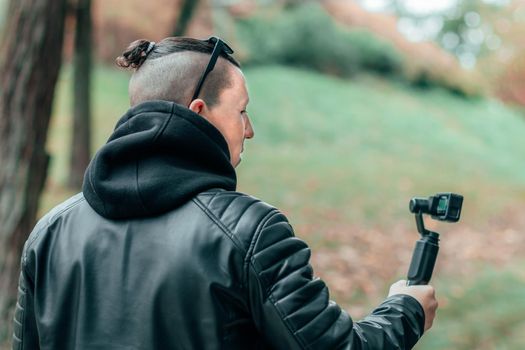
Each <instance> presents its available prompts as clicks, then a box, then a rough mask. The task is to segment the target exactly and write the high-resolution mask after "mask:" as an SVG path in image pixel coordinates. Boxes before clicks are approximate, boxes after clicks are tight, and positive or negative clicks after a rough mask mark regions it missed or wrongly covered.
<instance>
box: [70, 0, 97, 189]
mask: <svg viewBox="0 0 525 350" xmlns="http://www.w3.org/2000/svg"><path fill="white" fill-rule="evenodd" d="M75 13H76V15H75V17H76V30H75V53H74V58H73V66H74V67H73V69H74V78H73V79H74V83H73V89H74V91H73V96H74V100H73V132H72V137H71V155H70V160H69V183H68V185H69V187H70V188H72V189H75V190H78V189H80V188H81V186H82V180H83V179H84V172H85V171H86V168H87V166H88V164H89V161H90V158H91V155H90V149H91V142H90V139H91V123H90V121H91V94H90V91H91V90H90V89H91V57H92V56H91V47H92V45H91V28H92V24H91V0H77V2H76V8H75Z"/></svg>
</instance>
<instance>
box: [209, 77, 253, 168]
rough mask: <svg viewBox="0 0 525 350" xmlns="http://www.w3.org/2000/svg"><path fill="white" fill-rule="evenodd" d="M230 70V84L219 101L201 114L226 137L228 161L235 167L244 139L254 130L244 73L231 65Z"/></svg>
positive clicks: (238, 161)
mask: <svg viewBox="0 0 525 350" xmlns="http://www.w3.org/2000/svg"><path fill="white" fill-rule="evenodd" d="M230 72H231V82H232V84H231V86H230V87H228V88H226V89H224V90H223V91H222V92H221V94H220V95H219V102H218V103H217V104H215V105H214V106H213V107H212V108H210V109H207V110H206V112H205V113H203V116H204V117H205V118H206V119H208V121H209V122H211V123H212V124H213V125H214V126H215V127H216V128H217V129H219V131H220V132H221V133H222V136H224V138H225V139H226V142H227V143H228V148H229V150H230V162H231V164H232V165H233V166H234V167H236V166H237V165H239V163H240V161H241V154H242V152H243V150H244V140H245V139H251V138H252V137H253V136H254V131H253V128H252V124H251V122H250V119H249V117H248V113H247V112H246V107H247V105H248V102H249V97H248V89H247V88H246V81H245V79H244V75H243V74H242V72H241V71H240V70H239V69H237V68H234V67H231V69H230ZM203 112H204V111H203Z"/></svg>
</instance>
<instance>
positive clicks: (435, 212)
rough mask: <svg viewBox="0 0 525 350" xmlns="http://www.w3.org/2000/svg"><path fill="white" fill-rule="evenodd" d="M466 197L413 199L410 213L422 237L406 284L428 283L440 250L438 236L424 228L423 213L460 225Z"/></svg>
mask: <svg viewBox="0 0 525 350" xmlns="http://www.w3.org/2000/svg"><path fill="white" fill-rule="evenodd" d="M462 204H463V196H461V195H459V194H454V193H438V194H436V195H435V196H431V197H428V198H412V199H411V200H410V203H409V209H410V212H411V213H414V214H415V216H416V225H417V230H418V232H419V234H420V235H421V238H420V239H419V240H418V241H417V242H416V247H415V248H414V253H413V254H412V261H411V262H410V268H409V269H408V276H407V285H409V286H411V285H420V284H428V282H429V281H430V278H431V277H432V271H433V270H434V265H435V263H436V258H437V254H438V250H439V234H438V233H437V232H433V231H429V230H427V229H426V228H425V224H424V222H423V214H429V215H431V216H432V219H435V220H440V221H448V222H457V221H458V220H459V216H460V214H461V206H462Z"/></svg>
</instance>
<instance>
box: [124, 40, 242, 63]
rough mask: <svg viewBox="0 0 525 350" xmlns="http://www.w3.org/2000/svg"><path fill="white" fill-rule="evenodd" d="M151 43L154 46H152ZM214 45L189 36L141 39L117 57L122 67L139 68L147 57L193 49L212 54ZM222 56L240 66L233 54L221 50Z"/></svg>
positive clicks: (193, 50) (157, 56)
mask: <svg viewBox="0 0 525 350" xmlns="http://www.w3.org/2000/svg"><path fill="white" fill-rule="evenodd" d="M150 45H152V46H151V47H150ZM213 46H214V44H213V43H211V42H208V40H198V39H194V38H187V37H169V38H165V39H163V40H162V41H160V42H159V43H154V42H152V41H148V40H146V39H139V40H135V41H134V42H132V43H131V44H130V45H129V46H128V48H127V49H126V51H124V52H123V53H122V55H121V56H119V57H117V59H116V63H117V65H118V66H119V67H122V68H132V69H139V68H140V66H141V65H142V64H143V63H144V61H146V59H155V58H160V57H163V56H166V55H170V54H172V53H175V52H183V51H192V52H200V53H205V54H210V55H211V53H212V51H213ZM148 51H149V52H148ZM221 57H222V58H225V59H226V60H228V61H229V62H230V63H232V64H233V65H234V66H236V67H240V64H239V62H237V61H236V60H235V58H233V57H232V56H230V55H228V54H226V53H224V52H221Z"/></svg>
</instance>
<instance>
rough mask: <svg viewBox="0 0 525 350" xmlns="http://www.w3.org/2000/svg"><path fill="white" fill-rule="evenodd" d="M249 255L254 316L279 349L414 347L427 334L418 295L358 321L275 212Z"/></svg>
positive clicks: (262, 226)
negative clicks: (332, 292) (336, 300)
mask: <svg viewBox="0 0 525 350" xmlns="http://www.w3.org/2000/svg"><path fill="white" fill-rule="evenodd" d="M259 227H260V228H259V229H258V231H257V232H256V233H255V235H254V238H253V241H252V244H251V246H250V249H249V251H248V254H247V260H246V266H247V270H248V271H247V272H246V275H247V279H248V290H249V299H250V300H249V302H250V308H251V311H252V317H253V319H254V322H255V324H256V327H257V329H258V330H259V332H260V333H261V334H262V336H263V337H264V338H265V340H266V341H267V342H268V343H269V344H271V345H272V346H273V347H274V348H275V349H385V350H388V349H411V348H412V347H413V346H414V345H415V343H416V342H417V341H418V340H419V338H420V336H421V335H422V333H423V327H424V312H423V309H422V307H421V305H420V304H419V302H418V301H416V300H415V299H414V298H412V297H410V296H407V295H395V296H392V297H390V298H388V299H386V300H385V301H384V302H383V303H382V304H381V305H380V306H379V307H378V308H376V309H375V310H373V312H372V313H371V314H370V315H368V316H367V317H365V318H364V319H363V320H361V321H359V322H353V321H352V318H351V317H350V316H349V315H348V314H347V313H346V312H345V311H344V310H341V308H340V307H339V306H338V305H337V304H336V303H334V302H333V301H331V300H329V292H328V288H327V287H326V285H325V283H324V282H323V281H322V280H320V279H319V278H314V275H313V269H312V267H311V265H310V263H309V260H310V249H309V248H308V246H307V244H306V243H305V242H303V241H302V240H300V239H298V238H296V237H294V234H293V230H292V228H291V226H290V225H289V223H288V222H287V220H286V218H285V217H284V215H282V214H280V213H279V212H278V211H274V212H273V213H272V214H270V215H268V216H267V218H266V219H265V220H264V222H262V223H261V224H260V225H259Z"/></svg>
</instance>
